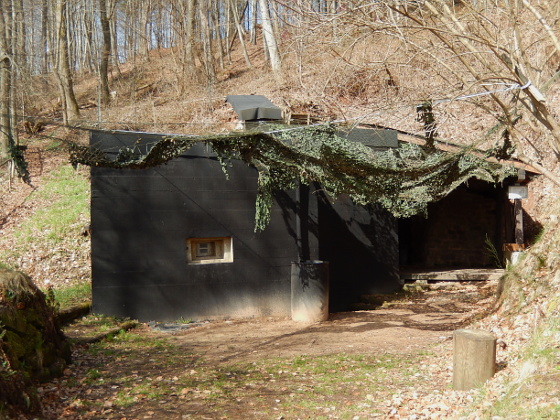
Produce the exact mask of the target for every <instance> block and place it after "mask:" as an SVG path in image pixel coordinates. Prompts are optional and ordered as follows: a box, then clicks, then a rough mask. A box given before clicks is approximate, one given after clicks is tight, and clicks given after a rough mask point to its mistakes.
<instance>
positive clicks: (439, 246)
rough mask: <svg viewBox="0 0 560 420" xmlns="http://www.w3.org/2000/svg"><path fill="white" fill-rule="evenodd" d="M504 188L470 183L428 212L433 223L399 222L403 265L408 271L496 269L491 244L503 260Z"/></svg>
mask: <svg viewBox="0 0 560 420" xmlns="http://www.w3.org/2000/svg"><path fill="white" fill-rule="evenodd" d="M505 197H506V195H505V192H504V189H503V187H501V186H495V185H492V184H489V183H486V182H483V181H478V180H471V181H469V182H468V183H467V184H464V185H461V186H460V187H459V188H457V189H456V190H454V191H453V192H452V193H451V194H449V195H448V196H447V197H446V198H444V199H443V200H441V201H439V202H437V203H433V204H431V205H430V206H429V208H428V217H427V218H426V217H424V216H423V215H417V216H414V217H411V218H408V219H401V220H399V261H400V266H401V270H402V269H404V268H411V267H415V268H429V269H431V268H434V269H461V268H494V267H496V261H495V257H494V256H493V255H492V253H491V252H489V250H488V247H489V245H488V241H490V243H491V244H492V245H493V246H494V248H495V249H496V250H497V252H498V254H499V255H500V257H501V248H502V243H503V238H504V235H505V219H506V218H505V212H506V210H507V207H508V206H509V203H508V202H507V200H506V199H505Z"/></svg>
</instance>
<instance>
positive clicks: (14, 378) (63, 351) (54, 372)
mask: <svg viewBox="0 0 560 420" xmlns="http://www.w3.org/2000/svg"><path fill="white" fill-rule="evenodd" d="M69 361H70V347H69V344H68V342H67V340H66V339H65V337H64V335H63V334H62V332H61V331H60V329H59V327H58V325H57V324H56V321H55V314H54V309H53V307H52V305H49V303H48V300H47V298H46V296H45V294H44V293H43V292H41V291H40V290H39V289H38V288H37V286H35V284H34V283H33V281H32V280H31V279H30V278H29V277H28V276H27V275H25V274H23V273H21V272H18V271H11V270H5V269H0V412H1V411H2V406H3V405H6V406H7V407H17V408H18V409H20V410H25V411H28V412H38V411H39V410H40V407H39V402H38V399H37V397H36V396H35V394H34V392H33V387H32V384H33V382H34V381H36V380H39V381H43V380H47V379H50V378H52V377H54V376H59V375H61V374H62V373H63V370H64V368H65V367H66V364H67V363H68V362H69Z"/></svg>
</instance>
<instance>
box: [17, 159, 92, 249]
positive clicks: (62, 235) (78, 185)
mask: <svg viewBox="0 0 560 420" xmlns="http://www.w3.org/2000/svg"><path fill="white" fill-rule="evenodd" d="M37 194H38V197H39V198H41V199H45V200H48V201H49V202H50V205H48V206H46V207H43V208H41V209H39V210H38V211H37V212H36V213H35V214H34V215H33V216H32V217H31V218H30V219H28V221H27V222H26V223H25V224H24V225H23V226H22V227H21V228H20V229H19V230H17V231H16V232H15V233H14V236H15V237H16V238H17V240H18V242H19V243H20V244H22V245H25V244H30V243H33V242H34V241H36V240H38V239H39V240H41V241H48V242H49V243H51V244H53V245H57V244H60V243H62V242H63V241H64V240H65V239H66V238H68V237H69V236H75V237H77V236H79V234H80V231H81V230H82V229H83V228H84V220H88V219H89V182H88V180H87V179H86V177H85V176H84V175H83V174H82V173H80V172H77V171H75V170H74V169H73V168H72V167H71V166H70V165H64V166H61V167H60V168H58V169H57V170H56V171H54V172H53V173H52V174H51V175H50V179H49V181H48V182H47V183H46V184H45V185H44V186H43V187H41V189H40V190H39V192H37ZM84 217H85V218H84Z"/></svg>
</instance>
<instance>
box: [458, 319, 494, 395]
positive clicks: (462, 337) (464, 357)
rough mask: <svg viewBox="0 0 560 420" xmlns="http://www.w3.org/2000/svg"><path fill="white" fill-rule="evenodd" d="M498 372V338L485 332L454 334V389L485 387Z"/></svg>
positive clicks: (463, 331) (463, 389)
mask: <svg viewBox="0 0 560 420" xmlns="http://www.w3.org/2000/svg"><path fill="white" fill-rule="evenodd" d="M495 372H496V336H495V335H494V334H492V333H490V332H488V331H484V330H467V329H460V330H456V331H454V332H453V389H455V390H459V391H466V390H469V389H472V388H477V387H479V386H482V385H484V383H485V382H486V381H487V380H488V379H490V378H491V377H492V376H493V375H494V373H495Z"/></svg>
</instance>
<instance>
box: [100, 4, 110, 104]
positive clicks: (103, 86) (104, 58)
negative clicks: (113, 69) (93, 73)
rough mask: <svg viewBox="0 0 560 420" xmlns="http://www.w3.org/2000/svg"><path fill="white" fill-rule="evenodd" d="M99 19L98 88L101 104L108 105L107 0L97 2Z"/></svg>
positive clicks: (108, 25) (108, 27)
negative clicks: (100, 37)
mask: <svg viewBox="0 0 560 420" xmlns="http://www.w3.org/2000/svg"><path fill="white" fill-rule="evenodd" d="M99 18H100V21H101V32H102V34H103V43H102V44H101V59H100V61H99V88H100V91H101V93H100V96H101V98H100V99H101V104H102V105H108V104H109V102H111V95H110V93H109V58H110V56H111V26H110V13H109V11H108V9H107V0H99Z"/></svg>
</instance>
